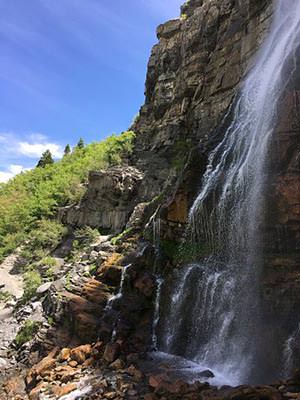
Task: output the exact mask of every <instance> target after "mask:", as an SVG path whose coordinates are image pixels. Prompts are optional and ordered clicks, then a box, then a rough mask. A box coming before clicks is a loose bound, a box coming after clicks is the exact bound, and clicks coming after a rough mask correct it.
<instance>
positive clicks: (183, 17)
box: [180, 13, 188, 21]
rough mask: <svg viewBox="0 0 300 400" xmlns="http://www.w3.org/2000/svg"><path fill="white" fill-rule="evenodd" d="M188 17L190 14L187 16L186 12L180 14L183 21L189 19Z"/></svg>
mask: <svg viewBox="0 0 300 400" xmlns="http://www.w3.org/2000/svg"><path fill="white" fill-rule="evenodd" d="M187 18H188V16H187V14H185V13H182V14H181V15H180V19H181V20H182V21H185V20H187Z"/></svg>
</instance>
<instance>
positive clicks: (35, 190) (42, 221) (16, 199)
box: [0, 131, 134, 260]
mask: <svg viewBox="0 0 300 400" xmlns="http://www.w3.org/2000/svg"><path fill="white" fill-rule="evenodd" d="M133 138H134V133H133V132H131V131H129V132H124V133H122V134H121V135H119V136H116V135H113V136H111V137H109V138H107V139H106V140H104V141H102V142H100V143H92V144H90V145H87V146H84V143H83V141H82V143H81V141H79V142H78V144H77V146H76V147H75V149H74V150H73V152H72V153H69V152H68V150H67V152H66V153H67V157H63V158H62V159H61V160H60V161H58V162H55V163H53V164H52V163H45V165H43V168H34V169H33V170H31V171H27V172H24V173H21V174H19V175H17V176H16V177H15V178H13V179H11V180H10V181H9V182H8V183H6V184H0V215H1V219H0V260H1V258H3V257H4V256H6V255H7V254H9V253H10V252H11V251H12V250H14V249H15V248H16V247H17V246H18V245H20V244H21V243H24V241H25V243H29V244H28V245H27V246H25V249H24V251H25V252H26V251H27V256H28V255H29V253H30V252H31V251H34V252H35V255H34V256H35V257H36V258H40V259H41V258H43V257H45V256H47V254H48V253H49V251H45V248H47V249H48V247H51V248H55V245H57V244H58V243H59V241H60V240H61V238H62V236H63V234H64V233H65V232H64V228H63V227H62V226H61V225H60V224H58V223H57V222H54V221H53V219H54V218H55V216H56V214H57V211H58V208H59V207H64V206H68V205H71V204H74V203H76V202H78V201H79V200H80V198H81V196H82V194H83V193H84V190H85V189H84V185H83V184H84V183H85V182H86V181H87V178H88V173H89V171H90V170H99V169H103V168H107V167H109V166H111V165H118V164H120V163H121V162H122V159H123V158H124V157H125V156H126V155H128V154H129V153H130V152H131V151H132V146H133ZM82 145H83V147H82ZM28 239H29V240H28ZM45 253H46V254H45ZM29 258H32V257H29Z"/></svg>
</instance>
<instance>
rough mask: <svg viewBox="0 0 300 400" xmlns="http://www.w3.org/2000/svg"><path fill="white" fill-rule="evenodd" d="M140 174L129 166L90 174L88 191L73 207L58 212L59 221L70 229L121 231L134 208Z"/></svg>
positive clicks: (141, 177) (140, 179)
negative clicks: (88, 227) (87, 227)
mask: <svg viewBox="0 0 300 400" xmlns="http://www.w3.org/2000/svg"><path fill="white" fill-rule="evenodd" d="M142 179H143V174H142V173H141V172H140V171H138V170H137V169H136V168H133V167H114V168H110V169H109V170H105V171H98V172H91V173H90V176H89V183H88V189H87V192H86V193H85V195H84V197H83V198H82V200H81V202H80V204H79V205H77V206H71V207H69V208H66V209H62V210H61V212H60V218H61V219H62V221H63V222H65V223H67V224H68V225H71V226H77V227H80V226H86V225H88V226H91V227H94V228H99V229H102V230H104V231H105V230H107V231H108V232H119V231H121V230H122V229H123V228H124V227H125V225H126V223H127V221H128V219H129V217H130V215H131V213H132V212H133V210H134V207H135V205H136V195H137V192H138V188H139V185H140V183H141V181H142Z"/></svg>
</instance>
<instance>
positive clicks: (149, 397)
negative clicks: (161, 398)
mask: <svg viewBox="0 0 300 400" xmlns="http://www.w3.org/2000/svg"><path fill="white" fill-rule="evenodd" d="M157 399H158V397H157V396H156V395H155V394H154V393H147V394H145V396H144V400H157Z"/></svg>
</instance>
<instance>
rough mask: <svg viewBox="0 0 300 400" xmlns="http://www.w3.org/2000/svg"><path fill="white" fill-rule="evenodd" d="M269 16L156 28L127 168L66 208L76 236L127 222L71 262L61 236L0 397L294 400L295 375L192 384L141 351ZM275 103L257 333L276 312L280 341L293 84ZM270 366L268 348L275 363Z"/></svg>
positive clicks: (21, 315)
mask: <svg viewBox="0 0 300 400" xmlns="http://www.w3.org/2000/svg"><path fill="white" fill-rule="evenodd" d="M270 15H271V1H265V0H263V1H261V0H246V1H244V2H237V1H227V0H222V1H219V0H211V1H208V0H190V1H189V2H187V3H186V4H185V5H184V6H183V8H182V16H181V18H180V19H177V20H173V21H169V22H168V23H166V24H163V25H161V26H160V27H159V28H158V31H157V35H158V39H159V43H158V44H157V45H155V46H154V48H153V50H152V54H151V57H150V60H149V64H148V73H147V81H146V102H145V105H144V106H143V107H142V108H141V110H140V115H139V117H138V119H137V121H136V122H135V123H134V126H133V129H134V131H135V132H136V135H137V136H136V143H135V148H134V152H133V155H132V158H131V159H130V160H128V161H129V163H130V164H132V166H129V167H127V166H126V167H121V168H112V169H110V170H109V171H101V172H92V173H91V174H90V180H89V185H88V189H87V192H86V194H85V196H84V198H83V199H82V201H81V203H80V204H79V205H76V206H72V207H71V208H69V209H64V210H61V213H60V218H61V220H62V221H64V222H65V223H67V224H68V225H69V226H70V227H71V229H73V228H75V227H78V226H84V225H90V226H92V227H96V228H100V230H101V229H104V230H107V231H108V232H109V233H111V232H113V233H114V234H115V233H116V232H121V231H123V230H124V229H125V228H126V230H125V231H124V232H123V233H124V235H122V236H121V237H119V238H118V237H114V238H113V237H112V236H101V237H100V238H99V240H98V241H97V243H93V244H91V245H90V246H89V247H88V248H86V249H84V250H83V251H82V252H81V254H80V256H79V257H78V258H77V259H76V260H72V261H70V260H69V259H68V256H69V253H70V249H71V248H72V239H68V242H67V243H62V244H61V246H60V247H59V248H58V249H57V254H56V256H57V257H59V258H60V259H61V262H60V263H59V268H57V270H56V271H55V274H54V277H53V282H51V283H46V284H43V285H42V286H41V287H40V288H39V289H38V293H37V296H36V297H35V298H34V299H33V301H32V302H30V304H26V305H25V306H24V305H18V307H15V304H13V305H12V307H11V308H8V309H5V311H4V313H5V315H4V317H3V316H1V317H0V318H1V320H0V331H1V332H0V367H1V374H0V382H1V384H2V387H1V391H0V398H1V399H2V397H3V399H6V398H7V399H21V398H23V399H26V398H29V399H30V400H35V399H41V400H51V399H59V398H64V396H65V395H68V394H71V393H73V394H74V397H73V398H80V399H132V400H134V399H145V400H158V399H162V400H163V399H178V400H179V399H191V400H192V399H201V400H205V399H215V400H220V399H228V400H233V399H235V400H238V399H241V400H242V399H247V400H250V399H251V400H252V399H253V400H256V399H258V400H259V399H260V400H268V399H270V400H277V399H278V400H279V399H297V398H299V399H300V375H299V373H298V374H295V376H294V377H293V378H292V379H290V380H284V381H283V380H282V381H280V382H276V383H274V384H272V385H269V386H258V387H252V386H246V385H245V386H240V387H237V388H231V387H228V386H224V387H220V388H216V387H213V386H210V385H209V383H206V382H205V381H208V382H209V381H210V380H211V379H213V376H212V375H213V373H214V372H213V371H204V370H203V371H202V376H199V380H201V382H199V381H197V380H196V381H195V382H194V383H190V381H189V379H187V378H186V376H182V375H180V374H178V373H174V370H173V368H172V365H168V363H166V364H164V365H163V363H162V365H160V364H158V363H154V365H153V364H152V366H151V368H149V365H148V362H147V357H146V354H147V351H149V350H152V349H153V333H154V331H153V318H154V314H155V300H156V296H157V288H158V280H157V276H158V275H160V274H161V275H164V277H165V278H166V281H167V282H168V276H169V275H170V273H171V271H172V270H173V268H174V267H175V266H176V263H177V259H176V257H177V253H176V251H177V248H178V246H179V243H180V241H181V239H182V237H183V232H184V228H185V223H186V219H187V217H188V210H189V207H190V206H191V204H192V202H193V200H194V197H195V194H196V191H197V189H198V187H199V183H200V179H201V176H202V173H203V171H204V170H205V167H206V163H207V154H208V152H209V150H210V149H211V148H212V147H213V146H214V145H215V144H216V143H218V141H219V140H220V138H221V137H222V135H223V134H224V131H225V128H226V124H228V121H227V120H226V119H225V121H224V119H223V117H224V115H225V113H226V112H227V111H228V110H229V107H230V105H231V104H232V101H233V99H234V96H235V94H236V92H237V90H238V84H239V83H240V81H241V80H242V79H243V76H244V73H245V71H246V69H247V68H248V67H249V66H250V65H251V60H252V56H253V54H254V53H255V51H256V49H257V48H258V46H259V44H260V43H261V41H262V39H263V37H264V34H265V32H266V29H268V26H269V23H270ZM283 104H284V106H283V108H284V112H283V115H282V116H281V119H280V121H279V125H278V138H277V139H278V140H277V141H276V143H275V144H274V149H273V150H272V155H270V160H271V161H270V163H272V165H276V174H275V175H274V179H273V181H272V185H273V186H272V188H273V191H272V193H271V191H270V198H268V199H267V201H268V204H269V205H270V207H268V215H267V216H266V219H267V220H268V223H267V229H266V233H265V240H264V243H263V245H264V246H265V248H266V249H267V250H266V254H267V256H266V259H265V273H264V278H263V290H262V291H263V296H265V297H266V298H267V302H266V304H267V306H266V310H265V316H266V318H265V323H266V325H265V326H266V328H265V329H266V330H268V331H270V332H272V331H273V330H274V323H273V322H274V318H277V319H278V320H280V329H278V332H279V336H277V337H276V340H274V338H273V336H272V338H271V339H270V340H274V343H278V337H281V338H282V337H284V334H286V330H287V329H289V330H293V329H296V328H297V326H296V325H297V324H296V322H295V321H296V318H295V315H297V316H298V314H299V310H300V296H299V293H300V292H299V289H300V287H299V282H300V277H299V265H300V264H299V263H300V256H299V232H300V229H299V228H300V226H299V223H300V218H299V198H300V194H299V188H300V186H299V176H300V172H299V165H300V164H299V154H300V150H299V129H300V123H299V118H298V117H299V110H298V108H299V93H298V88H297V90H291V91H290V93H289V94H288V95H287V98H286V99H284V100H283ZM229 114H230V113H229ZM221 121H222V123H221ZM273 194H274V196H273ZM151 217H152V219H151ZM157 221H159V223H157ZM128 228H129V229H128ZM282 236H284V240H282ZM112 239H115V240H112ZM158 241H160V248H159V250H160V252H159V254H158V252H157V242H158ZM174 244H175V245H174ZM282 246H283V247H282ZM174 247H175V249H174ZM125 268H126V271H125ZM124 271H125V272H124ZM166 290H168V288H167V287H166ZM27 319H32V320H35V321H39V322H40V323H41V325H40V328H39V330H38V332H37V334H36V335H35V336H34V337H33V338H32V340H30V341H29V342H27V343H26V344H24V345H23V346H21V347H20V348H19V349H16V347H15V345H14V339H15V337H16V334H17V332H18V331H19V329H20V327H21V326H22V324H23V323H24V322H25V320H27ZM282 330H284V334H283V333H282ZM262 345H263V344H262ZM278 362H279V360H278V359H276V357H274V358H273V355H271V354H270V365H271V364H274V363H278ZM27 369H28V370H27ZM199 375H201V373H200V374H199ZM1 396H2V397H1ZM70 398H71V397H70ZM65 399H68V397H67V398H65Z"/></svg>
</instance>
